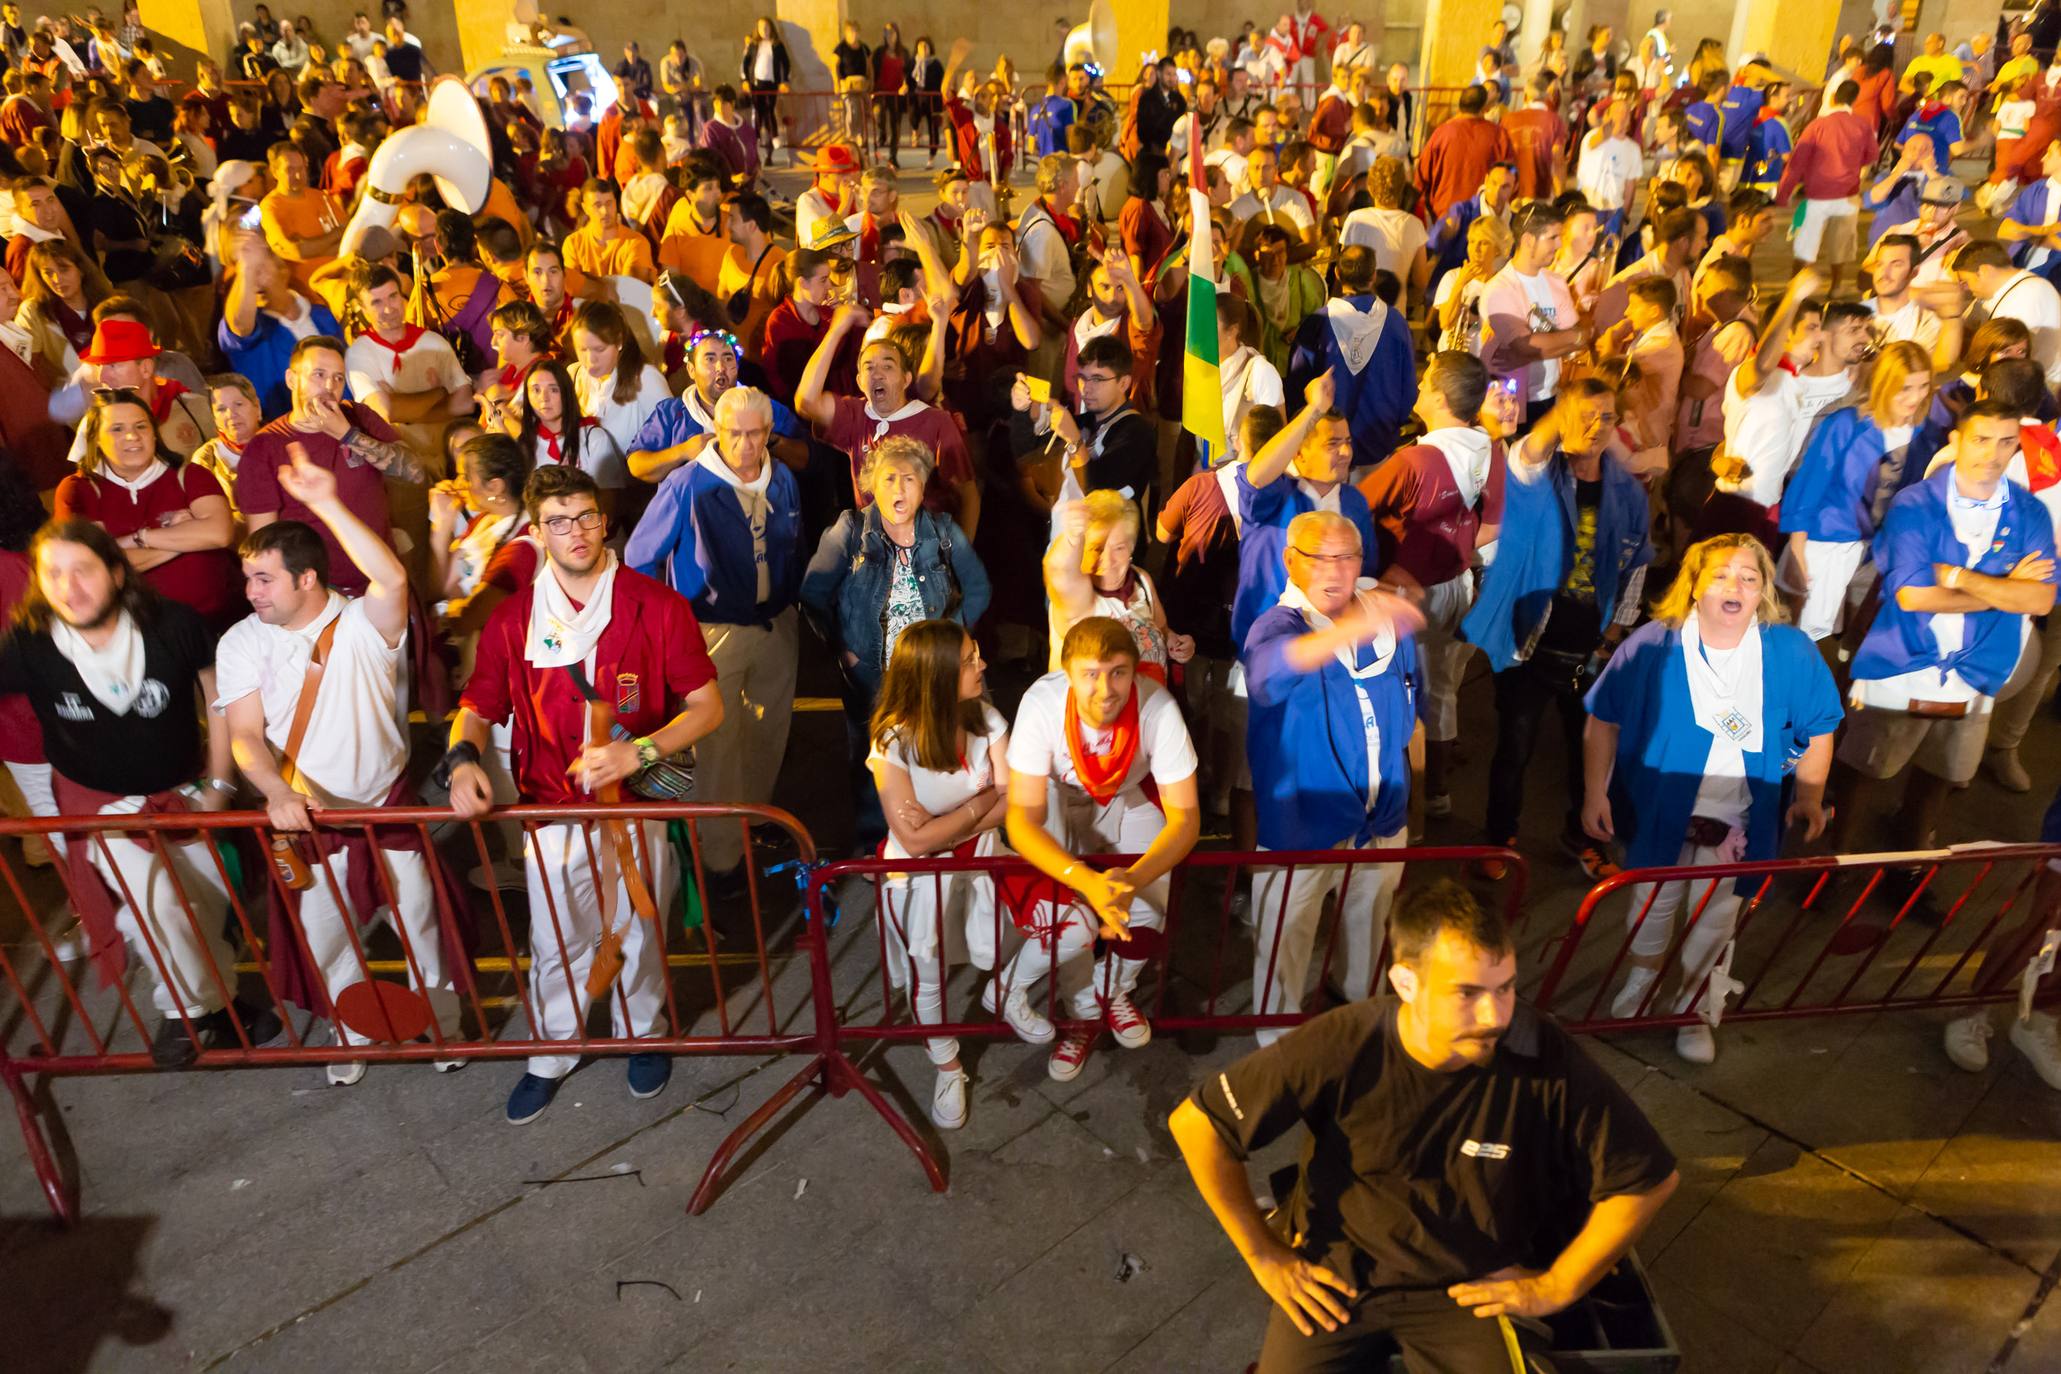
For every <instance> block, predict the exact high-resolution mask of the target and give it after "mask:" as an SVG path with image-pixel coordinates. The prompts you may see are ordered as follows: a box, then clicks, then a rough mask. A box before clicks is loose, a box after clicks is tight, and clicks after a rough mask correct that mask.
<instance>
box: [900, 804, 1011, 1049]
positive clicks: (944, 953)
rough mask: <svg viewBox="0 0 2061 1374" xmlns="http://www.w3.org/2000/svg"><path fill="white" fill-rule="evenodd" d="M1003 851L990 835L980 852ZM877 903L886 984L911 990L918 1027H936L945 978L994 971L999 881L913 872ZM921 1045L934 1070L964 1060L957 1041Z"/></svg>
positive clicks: (940, 1015)
mask: <svg viewBox="0 0 2061 1374" xmlns="http://www.w3.org/2000/svg"><path fill="white" fill-rule="evenodd" d="M998 849H999V846H998V845H997V844H996V843H995V835H994V832H993V831H989V832H988V833H987V834H985V835H983V836H981V842H980V845H979V846H978V847H977V849H976V850H975V852H976V853H977V854H981V855H988V854H993V853H996V852H997V851H998ZM880 899H881V902H882V904H883V906H882V910H881V923H882V925H883V927H884V928H885V930H886V934H887V975H888V979H889V981H891V982H892V983H893V984H894V985H895V986H896V987H898V988H908V989H909V1005H910V1007H911V1009H912V1010H914V1012H915V1014H916V1023H917V1024H918V1025H923V1026H935V1025H937V1024H939V1023H940V1022H942V1021H943V1020H944V1019H945V979H946V977H947V974H948V971H949V970H950V969H951V968H952V966H953V965H954V964H956V963H960V962H970V963H971V964H972V965H973V966H974V967H975V968H982V969H991V968H993V967H994V966H995V947H996V944H997V941H996V929H995V923H996V920H997V915H996V911H995V880H994V879H992V878H990V877H988V876H986V875H985V874H979V873H912V874H908V875H906V876H901V877H893V878H890V879H889V880H888V881H887V882H885V883H883V884H881V889H880ZM924 1046H925V1049H926V1050H927V1051H928V1052H929V1054H930V1062H931V1063H933V1064H949V1063H951V1062H952V1061H953V1060H954V1059H957V1058H958V1057H959V1042H958V1041H957V1040H956V1039H954V1038H953V1037H951V1036H949V1035H939V1036H932V1037H931V1038H930V1039H929V1040H926V1041H924Z"/></svg>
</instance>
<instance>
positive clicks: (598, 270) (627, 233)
mask: <svg viewBox="0 0 2061 1374" xmlns="http://www.w3.org/2000/svg"><path fill="white" fill-rule="evenodd" d="M564 254H565V265H566V266H567V267H570V268H577V269H578V270H579V271H582V272H586V273H590V274H592V275H593V276H597V277H635V278H636V279H637V280H638V281H643V282H649V281H656V280H657V279H658V272H657V271H656V270H655V269H654V268H653V267H652V265H651V241H650V240H649V239H647V238H645V237H644V236H643V235H642V234H640V233H638V232H637V231H636V230H635V229H632V228H630V227H628V226H627V225H621V224H619V225H617V226H616V228H615V232H614V233H613V234H610V235H609V236H608V238H607V239H605V240H604V239H603V238H602V237H601V231H600V230H599V229H597V228H596V227H595V226H594V225H593V224H591V223H589V224H582V225H581V226H580V227H579V228H577V229H575V230H573V231H572V233H570V234H568V235H566V238H565V247H564Z"/></svg>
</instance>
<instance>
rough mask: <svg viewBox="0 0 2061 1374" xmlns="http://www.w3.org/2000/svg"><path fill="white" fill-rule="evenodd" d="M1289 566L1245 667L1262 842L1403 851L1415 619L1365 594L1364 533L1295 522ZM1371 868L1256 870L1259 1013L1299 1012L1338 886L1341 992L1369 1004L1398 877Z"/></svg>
mask: <svg viewBox="0 0 2061 1374" xmlns="http://www.w3.org/2000/svg"><path fill="white" fill-rule="evenodd" d="M1283 556H1284V558H1285V559H1286V560H1287V564H1288V585H1287V587H1286V588H1285V589H1284V590H1283V591H1282V593H1281V599H1280V601H1279V602H1278V603H1277V604H1275V605H1274V606H1273V607H1271V608H1270V609H1268V610H1267V611H1266V612H1265V613H1263V614H1262V615H1261V616H1260V617H1259V619H1257V620H1255V621H1254V622H1253V623H1252V628H1251V629H1250V630H1249V631H1247V633H1246V636H1245V647H1244V654H1243V659H1242V661H1243V662H1244V664H1245V680H1246V686H1247V689H1248V691H1249V692H1250V693H1251V698H1252V707H1251V715H1250V717H1249V720H1248V722H1247V727H1246V749H1247V752H1248V754H1249V756H1250V758H1251V760H1252V786H1253V793H1254V796H1255V797H1256V799H1257V800H1258V802H1259V841H1260V847H1261V848H1262V849H1273V850H1297V849H1343V850H1348V851H1353V850H1370V849H1371V850H1379V849H1397V848H1401V847H1402V845H1403V844H1404V843H1405V842H1406V840H1407V838H1408V832H1409V795H1410V773H1411V770H1412V768H1413V766H1415V767H1421V766H1422V762H1423V757H1424V730H1423V726H1422V724H1421V722H1420V720H1419V718H1418V713H1419V710H1420V704H1421V703H1422V702H1423V700H1424V691H1423V686H1424V682H1423V671H1422V668H1421V667H1420V665H1419V662H1418V658H1417V648H1416V645H1415V643H1414V642H1413V640H1412V638H1411V636H1412V633H1413V632H1414V630H1415V629H1416V628H1418V627H1419V626H1421V625H1422V623H1423V619H1422V617H1421V616H1420V615H1418V614H1417V613H1416V611H1415V610H1414V609H1412V608H1411V606H1410V604H1409V603H1408V602H1407V601H1405V600H1403V599H1402V598H1400V597H1397V596H1393V595H1391V594H1389V593H1386V592H1382V591H1379V590H1377V589H1374V588H1372V587H1367V588H1362V587H1361V586H1360V531H1359V527H1358V526H1357V525H1355V524H1354V523H1353V522H1352V521H1350V520H1348V519H1346V518H1345V517H1344V516H1342V515H1340V514H1338V513H1337V512H1335V511H1326V510H1313V511H1306V512H1304V513H1303V514H1301V515H1298V516H1296V517H1295V519H1293V520H1291V521H1290V522H1289V523H1288V544H1287V548H1286V550H1285V552H1284V555H1283ZM1354 857H1358V856H1354ZM1370 857H1373V861H1372V862H1367V863H1363V864H1360V865H1358V866H1355V867H1352V868H1346V867H1343V866H1330V865H1327V866H1323V867H1316V866H1310V865H1303V866H1301V867H1297V868H1292V869H1291V868H1271V869H1261V870H1259V871H1258V872H1257V873H1256V874H1255V875H1254V879H1253V893H1252V909H1253V912H1254V914H1255V915H1256V916H1257V917H1258V918H1259V930H1258V934H1257V937H1256V938H1255V940H1254V942H1253V956H1252V987H1253V1010H1254V1011H1255V1012H1257V1013H1262V1014H1269V1013H1285V1014H1291V1015H1292V1014H1294V1013H1296V1012H1298V1011H1300V1010H1301V1009H1302V999H1303V991H1304V989H1303V983H1304V980H1305V978H1306V977H1307V976H1308V973H1309V967H1310V954H1311V947H1312V945H1313V944H1314V942H1315V940H1316V935H1317V924H1318V918H1319V916H1320V915H1321V914H1322V913H1323V909H1324V902H1325V899H1326V898H1327V897H1329V896H1330V895H1331V894H1332V893H1333V892H1334V891H1338V890H1339V889H1340V888H1341V886H1342V887H1343V889H1344V890H1343V892H1341V893H1340V896H1339V909H1340V916H1339V938H1340V939H1341V940H1342V941H1343V942H1344V945H1345V951H1344V958H1343V960H1342V961H1337V962H1336V966H1337V967H1338V968H1340V970H1341V976H1342V979H1343V983H1344V986H1343V992H1344V995H1345V996H1346V998H1347V999H1349V1000H1357V999H1359V998H1362V997H1367V996H1371V995H1372V993H1373V990H1374V966H1375V962H1376V955H1377V954H1378V953H1379V951H1380V932H1381V930H1382V928H1383V926H1384V925H1385V923H1386V921H1387V919H1388V907H1389V903H1390V902H1391V901H1393V900H1394V897H1395V889H1396V882H1397V880H1398V879H1399V878H1400V876H1401V871H1400V869H1399V868H1398V867H1397V866H1396V865H1393V864H1384V863H1381V862H1380V861H1379V859H1378V856H1370ZM1327 962H1328V961H1327ZM1282 1033H1283V1028H1282V1027H1263V1028H1262V1029H1261V1030H1260V1031H1259V1041H1260V1043H1261V1044H1263V1045H1265V1044H1271V1043H1272V1042H1273V1041H1274V1040H1275V1039H1277V1038H1279V1037H1280V1036H1281V1035H1282Z"/></svg>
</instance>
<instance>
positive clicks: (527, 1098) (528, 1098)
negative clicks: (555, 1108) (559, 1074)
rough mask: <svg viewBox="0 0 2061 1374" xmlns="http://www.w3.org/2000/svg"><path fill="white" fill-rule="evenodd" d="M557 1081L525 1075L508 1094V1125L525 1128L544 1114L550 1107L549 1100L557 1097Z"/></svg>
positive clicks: (531, 1074) (530, 1074)
mask: <svg viewBox="0 0 2061 1374" xmlns="http://www.w3.org/2000/svg"><path fill="white" fill-rule="evenodd" d="M559 1081H560V1080H558V1079H556V1078H539V1077H537V1076H536V1075H535V1074H533V1073H526V1074H524V1075H523V1076H522V1079H521V1081H520V1082H518V1083H517V1084H516V1085H515V1091H514V1092H512V1093H510V1094H508V1124H509V1125H511V1126H527V1125H529V1124H530V1123H531V1122H532V1121H535V1120H536V1119H537V1118H538V1117H540V1116H542V1115H543V1114H544V1109H545V1108H546V1107H548V1106H550V1105H551V1099H552V1098H554V1097H556V1096H558V1084H559Z"/></svg>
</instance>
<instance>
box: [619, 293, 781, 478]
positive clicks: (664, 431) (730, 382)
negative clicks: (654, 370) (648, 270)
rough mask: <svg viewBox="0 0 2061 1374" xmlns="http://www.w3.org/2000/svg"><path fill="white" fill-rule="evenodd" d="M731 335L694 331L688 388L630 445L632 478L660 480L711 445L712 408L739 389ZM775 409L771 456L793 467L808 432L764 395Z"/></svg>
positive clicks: (664, 403)
mask: <svg viewBox="0 0 2061 1374" xmlns="http://www.w3.org/2000/svg"><path fill="white" fill-rule="evenodd" d="M738 362H739V358H738V344H737V336H736V335H735V334H728V333H720V332H718V331H716V330H713V329H702V330H697V331H695V332H694V333H693V334H691V335H689V336H688V339H687V389H686V390H685V391H682V392H681V393H680V394H679V395H678V396H668V397H666V398H665V399H664V400H663V401H660V402H659V403H658V409H656V410H654V411H652V412H651V418H650V419H648V420H646V421H645V422H644V428H642V429H640V430H638V431H637V437H636V438H635V439H634V440H632V441H631V443H630V452H629V454H628V461H629V464H630V475H631V476H633V477H636V478H638V479H639V480H641V481H645V482H659V481H663V480H664V479H665V476H666V474H667V473H670V472H671V471H672V470H673V469H674V468H677V467H679V466H680V465H681V464H682V463H691V462H693V461H694V460H695V459H697V458H699V457H700V456H701V455H702V452H703V450H705V449H706V448H707V447H708V446H709V445H710V444H711V443H713V442H714V441H715V433H716V405H717V403H718V402H720V401H721V400H722V399H723V397H724V395H725V394H726V393H727V392H728V391H729V390H730V389H731V388H732V387H734V386H736V385H737V368H738ZM766 400H767V402H768V403H769V404H770V405H771V406H772V407H773V440H772V454H773V456H774V457H775V458H778V459H779V460H780V461H781V462H783V463H785V464H787V466H789V467H791V468H796V469H799V468H803V467H806V466H808V462H809V440H808V431H807V430H806V429H804V428H803V427H802V422H801V420H800V418H799V417H797V416H796V415H795V413H794V412H793V411H791V410H789V409H788V408H787V407H786V406H784V405H782V404H780V402H779V400H778V399H777V398H775V397H771V396H768V397H767V398H766Z"/></svg>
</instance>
